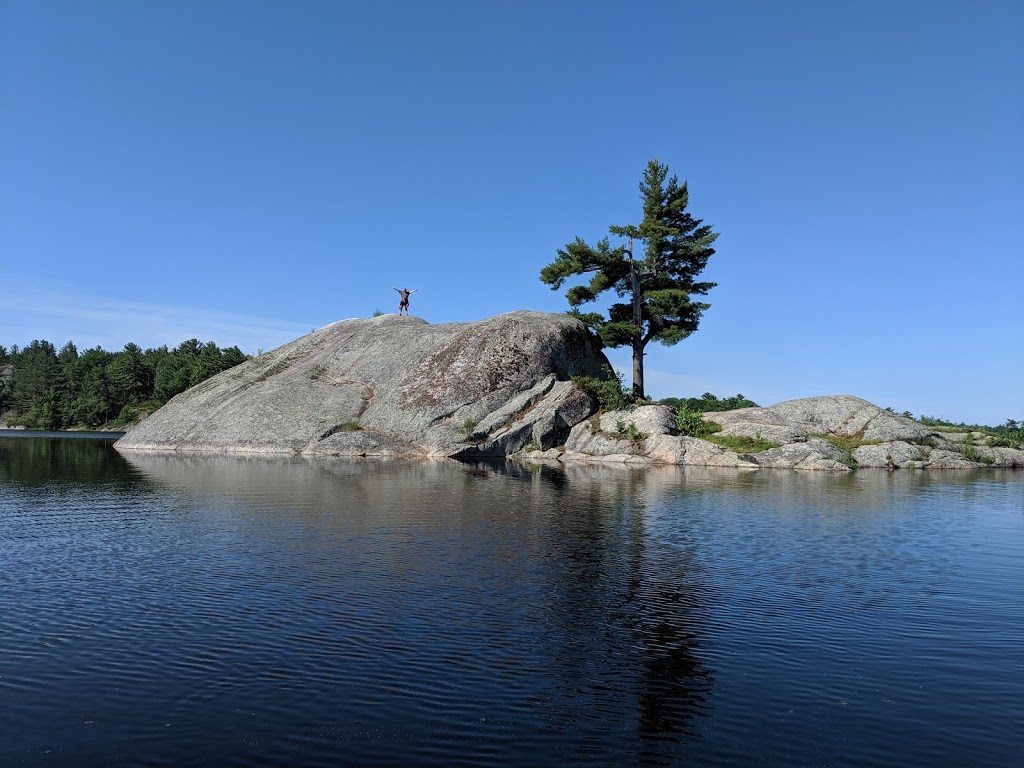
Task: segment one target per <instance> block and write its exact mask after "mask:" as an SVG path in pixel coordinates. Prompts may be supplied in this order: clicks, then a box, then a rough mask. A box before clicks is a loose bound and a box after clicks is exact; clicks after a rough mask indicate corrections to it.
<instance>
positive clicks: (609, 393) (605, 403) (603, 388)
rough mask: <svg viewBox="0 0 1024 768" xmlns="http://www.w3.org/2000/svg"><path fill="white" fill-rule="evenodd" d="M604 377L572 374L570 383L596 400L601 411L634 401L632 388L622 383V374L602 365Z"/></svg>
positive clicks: (631, 403) (620, 408) (626, 405)
mask: <svg viewBox="0 0 1024 768" xmlns="http://www.w3.org/2000/svg"><path fill="white" fill-rule="evenodd" d="M604 374H605V375H604V378H600V379H598V378H594V377H593V376H573V377H572V383H573V384H575V385H576V386H577V387H579V388H580V389H581V390H583V391H584V392H586V393H587V394H588V395H590V396H591V397H592V398H593V399H594V400H596V401H597V404H598V407H600V409H601V410H602V411H618V410H622V409H623V408H627V407H629V406H630V405H634V404H635V403H636V401H637V400H636V396H635V395H634V394H633V390H632V389H629V388H627V387H626V386H625V385H624V384H623V380H622V374H621V373H617V372H616V371H613V370H612V369H611V368H610V367H609V366H607V365H606V366H605V367H604Z"/></svg>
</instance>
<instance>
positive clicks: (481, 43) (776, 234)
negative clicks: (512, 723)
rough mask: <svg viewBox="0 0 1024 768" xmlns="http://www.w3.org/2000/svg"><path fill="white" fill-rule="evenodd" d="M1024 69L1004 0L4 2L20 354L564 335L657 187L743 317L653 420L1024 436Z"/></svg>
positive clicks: (0, 141)
mask: <svg viewBox="0 0 1024 768" xmlns="http://www.w3.org/2000/svg"><path fill="white" fill-rule="evenodd" d="M1021 39H1024V4H1022V3H1019V2H1015V1H1013V2H1011V1H1010V0H1007V1H1006V2H999V1H998V0H981V1H980V2H974V3H966V2H964V3H953V2H942V1H941V0H932V1H930V2H909V1H901V0H895V1H894V2H883V1H882V0H867V1H865V2H839V1H838V0H837V1H836V2H819V1H817V0H776V1H775V2H753V1H751V2H740V1H738V0H737V1H730V0H721V1H716V2H684V1H680V0H676V1H675V2H642V1H641V2H633V3H629V4H627V3H623V2H599V1H595V0H590V1H588V2H530V1H523V2H498V1H495V2H485V1H484V0H480V1H479V2H468V1H457V2H450V1H446V0H432V1H431V2H426V1H425V0H424V1H423V2H413V1H412V0H406V1H402V2H399V1H395V0H391V1H388V0H383V1H381V0H377V1H375V2H343V1H341V0H339V1H337V2H314V1H313V0H305V1H304V2H284V1H283V0H282V2H269V1H261V0H248V1H247V0H239V1H228V0H204V2H179V1H175V2H163V1H159V0H157V1H153V2H128V1H123V2H113V1H109V0H108V1H104V0H93V1H91V2H53V1H52V0H4V2H2V3H0V344H4V345H6V346H10V345H12V344H18V345H19V346H24V345H25V344H27V343H29V342H30V341H31V340H33V339H37V338H41V339H47V340H49V341H52V342H53V343H54V344H56V345H57V346H58V347H59V346H61V345H62V344H63V343H64V342H66V341H68V340H73V341H74V342H75V343H76V344H77V345H78V347H79V349H85V348H87V347H90V346H94V345H97V344H99V345H101V346H103V347H104V348H105V349H108V350H117V349H120V348H121V347H123V346H124V344H125V343H127V342H129V341H131V342H135V343H138V344H140V345H142V346H143V347H150V346H157V345H160V344H168V345H170V346H174V345H176V344H178V343H179V342H181V341H182V340H184V339H188V338H193V337H195V338H198V339H200V340H201V341H206V340H213V341H215V342H217V343H218V344H220V345H222V346H230V345H232V344H238V345H239V346H240V347H242V349H243V350H245V351H247V352H251V353H254V352H256V351H257V350H258V349H265V350H268V349H271V348H274V347H276V346H278V345H280V344H282V343H284V342H287V341H290V340H291V339H293V338H295V337H297V336H300V335H302V334H305V333H308V332H309V331H310V330H311V329H312V328H315V327H320V326H322V325H325V324H327V323H330V322H333V321H335V320H339V319H343V318H348V317H368V316H370V315H371V314H372V313H373V312H374V310H376V309H381V310H383V311H387V312H393V311H395V305H396V303H397V302H396V298H397V297H396V294H395V293H394V291H393V290H392V287H393V286H398V287H402V285H406V286H408V287H410V288H418V289H419V292H418V293H416V294H415V295H414V296H413V301H412V309H413V314H416V315H419V316H421V317H423V318H425V319H427V320H428V321H429V322H431V323H440V322H452V321H468V320H476V319H479V318H484V317H489V316H492V315H495V314H499V313H502V312H507V311H510V310H513V309H536V310H543V311H552V312H561V311H563V310H564V309H565V308H566V304H565V300H564V298H563V293H564V290H563V291H560V292H553V291H551V290H550V289H549V288H548V287H547V286H545V285H543V284H542V283H541V282H540V281H539V279H538V272H539V270H540V268H541V267H542V266H544V265H545V264H546V263H548V262H550V261H551V260H552V259H553V258H554V256H555V252H556V250H557V249H558V248H559V247H562V246H563V245H564V244H565V243H567V242H568V241H570V240H572V239H573V238H574V237H576V236H577V235H578V236H581V237H583V238H584V239H586V240H588V241H591V242H593V241H595V240H597V239H599V238H600V237H602V236H603V235H604V234H606V232H607V227H608V226H609V225H611V224H627V223H635V222H636V221H638V220H639V217H640V206H639V197H638V190H637V183H638V181H639V179H640V176H641V173H642V171H643V168H644V165H645V164H646V163H647V161H648V160H650V159H657V160H659V161H661V162H664V163H667V164H668V165H669V167H670V169H671V170H672V172H674V173H676V174H678V176H679V178H680V179H685V180H687V181H688V182H689V187H690V210H691V212H692V213H693V214H694V215H696V216H698V217H700V218H703V219H704V220H705V221H707V222H709V223H711V224H712V225H713V226H714V227H715V229H716V230H717V231H718V232H719V233H720V237H719V239H718V241H717V243H716V248H717V253H716V254H715V256H713V257H712V259H711V262H710V263H709V266H708V269H707V270H706V272H705V276H706V277H707V278H708V279H710V280H713V281H715V282H717V283H718V284H719V285H718V287H717V288H715V289H714V291H713V292H712V293H711V295H710V297H709V300H710V302H711V305H712V306H711V309H710V310H709V311H708V312H707V313H706V315H705V318H704V320H703V322H702V324H701V328H700V330H699V331H698V332H697V333H695V334H694V335H693V336H691V337H690V338H689V339H687V340H685V341H683V342H681V343H680V344H679V345H677V346H675V347H671V348H665V347H655V346H652V347H650V348H649V354H648V356H647V362H646V365H647V384H648V391H649V393H650V394H652V395H653V396H655V397H666V396H670V395H675V396H684V397H685V396H699V395H700V394H701V393H702V392H705V391H711V392H714V393H716V394H719V395H723V396H724V395H732V394H736V393H743V394H745V395H746V396H748V397H750V398H753V399H754V400H756V401H758V402H760V403H762V404H769V403H773V402H777V401H779V400H785V399H790V398H796V397H807V396H813V395H823V394H854V395H858V396H860V397H864V398H866V399H868V400H871V401H872V402H875V403H877V404H878V405H881V406H891V407H894V408H896V409H897V410H900V411H902V410H904V409H906V410H910V411H912V412H913V413H915V414H925V415H931V416H941V417H944V418H949V419H953V420H957V421H959V420H965V421H969V422H981V423H990V424H996V423H1001V422H1003V421H1004V420H1005V419H1007V418H1017V419H1021V418H1024V386H1022V381H1024V312H1022V306H1024V302H1022V300H1021V294H1022V288H1024V266H1022V256H1024V247H1022V243H1024V141H1022V138H1021V137H1022V136H1024V96H1022V94H1024V46H1022V45H1021V43H1020V41H1021ZM606 303H607V302H602V303H601V304H599V307H600V306H604V305H606ZM610 357H611V358H612V360H613V362H615V364H616V366H617V367H620V368H622V369H623V370H625V369H627V368H628V353H627V352H626V350H621V351H612V352H611V353H610Z"/></svg>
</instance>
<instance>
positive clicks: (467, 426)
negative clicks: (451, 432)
mask: <svg viewBox="0 0 1024 768" xmlns="http://www.w3.org/2000/svg"><path fill="white" fill-rule="evenodd" d="M479 423H480V422H478V421H477V420H476V419H466V420H465V421H464V422H462V426H461V427H460V429H461V430H462V431H463V433H465V434H467V435H471V434H473V430H474V429H476V425H477V424H479Z"/></svg>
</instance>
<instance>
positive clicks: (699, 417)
mask: <svg viewBox="0 0 1024 768" xmlns="http://www.w3.org/2000/svg"><path fill="white" fill-rule="evenodd" d="M676 429H678V430H679V434H680V435H683V436H684V437H707V436H708V435H711V434H714V433H715V432H720V431H721V430H722V425H721V424H716V423H715V422H713V421H707V420H706V419H705V418H704V414H703V413H701V412H700V411H694V410H691V409H689V408H680V409H679V410H677V411H676Z"/></svg>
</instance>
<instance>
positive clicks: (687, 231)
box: [540, 160, 718, 397]
mask: <svg viewBox="0 0 1024 768" xmlns="http://www.w3.org/2000/svg"><path fill="white" fill-rule="evenodd" d="M640 199H641V200H642V201H643V219H642V220H641V222H640V223H639V224H637V225H627V226H613V227H609V229H608V231H609V233H611V234H612V235H616V236H618V237H621V238H626V239H627V242H628V244H627V245H619V246H617V247H615V248H613V247H612V246H611V244H610V243H609V242H608V238H607V237H605V238H603V239H602V240H601V241H599V242H598V243H597V245H596V246H590V245H588V244H587V243H586V242H584V241H583V240H582V239H580V238H579V237H577V238H576V240H575V241H574V242H572V243H569V244H568V245H566V246H565V248H562V249H559V250H558V257H557V258H556V259H555V261H553V262H552V263H551V264H548V265H547V266H546V267H544V268H543V269H542V270H541V273H540V279H541V280H542V281H543V282H544V283H546V284H548V285H550V286H551V289H552V290H556V289H558V288H561V287H562V285H563V284H564V283H565V281H566V280H567V279H569V278H570V277H574V276H579V275H585V274H592V277H591V278H590V280H589V282H588V283H587V284H586V285H575V286H572V287H571V288H569V290H568V291H567V292H566V298H567V299H568V301H569V306H570V307H571V308H572V309H571V310H570V314H573V315H575V316H576V317H578V318H580V319H581V320H583V322H585V323H586V324H587V325H588V326H589V327H590V328H591V329H592V330H593V331H595V332H596V333H597V335H598V337H599V338H600V339H601V341H602V343H604V345H605V346H608V347H624V346H629V347H632V349H633V392H634V394H635V395H636V396H638V397H643V396H644V349H645V348H646V347H647V345H648V344H649V343H650V342H652V341H657V342H659V343H660V344H664V345H665V346H673V345H674V344H677V343H679V342H680V341H682V340H683V339H685V338H686V337H687V336H689V335H690V334H691V333H693V332H694V331H695V330H697V327H698V325H699V324H700V319H701V316H702V315H703V313H704V311H705V310H706V309H708V308H709V307H710V306H711V305H710V304H707V303H704V302H699V301H694V300H693V296H694V295H698V296H704V295H707V293H708V291H710V290H711V289H712V288H714V287H715V285H716V284H715V283H709V282H698V281H697V277H698V276H699V275H700V273H701V272H702V271H703V270H704V268H705V267H706V266H707V262H708V259H709V258H710V257H711V256H712V255H713V254H714V252H715V249H714V248H712V247H711V244H712V243H713V242H714V241H715V239H716V238H717V237H718V234H717V233H716V232H713V231H712V229H711V226H710V225H707V224H704V223H703V221H702V220H701V219H695V218H693V216H691V215H690V213H689V212H687V210H686V207H687V205H688V204H689V191H688V189H687V184H686V182H685V181H684V182H683V183H682V184H681V185H680V184H679V181H678V179H677V178H676V177H675V176H672V177H671V178H669V177H668V166H667V165H663V164H661V163H659V162H658V161H656V160H651V161H650V162H649V163H648V164H647V168H646V170H645V171H644V175H643V179H641V181H640ZM634 241H639V242H641V243H643V245H644V255H643V258H637V257H636V256H635V255H634V253H633V244H634ZM607 290H614V291H615V293H616V294H617V295H619V296H620V297H627V296H628V297H629V299H630V300H629V302H628V303H615V304H612V305H611V307H609V309H608V317H607V318H605V317H604V316H602V315H601V314H600V313H598V312H586V313H584V312H580V311H579V309H578V308H579V306H580V305H582V304H586V303H589V302H592V301H596V300H597V298H598V296H599V295H600V294H602V293H604V292H605V291H607Z"/></svg>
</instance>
